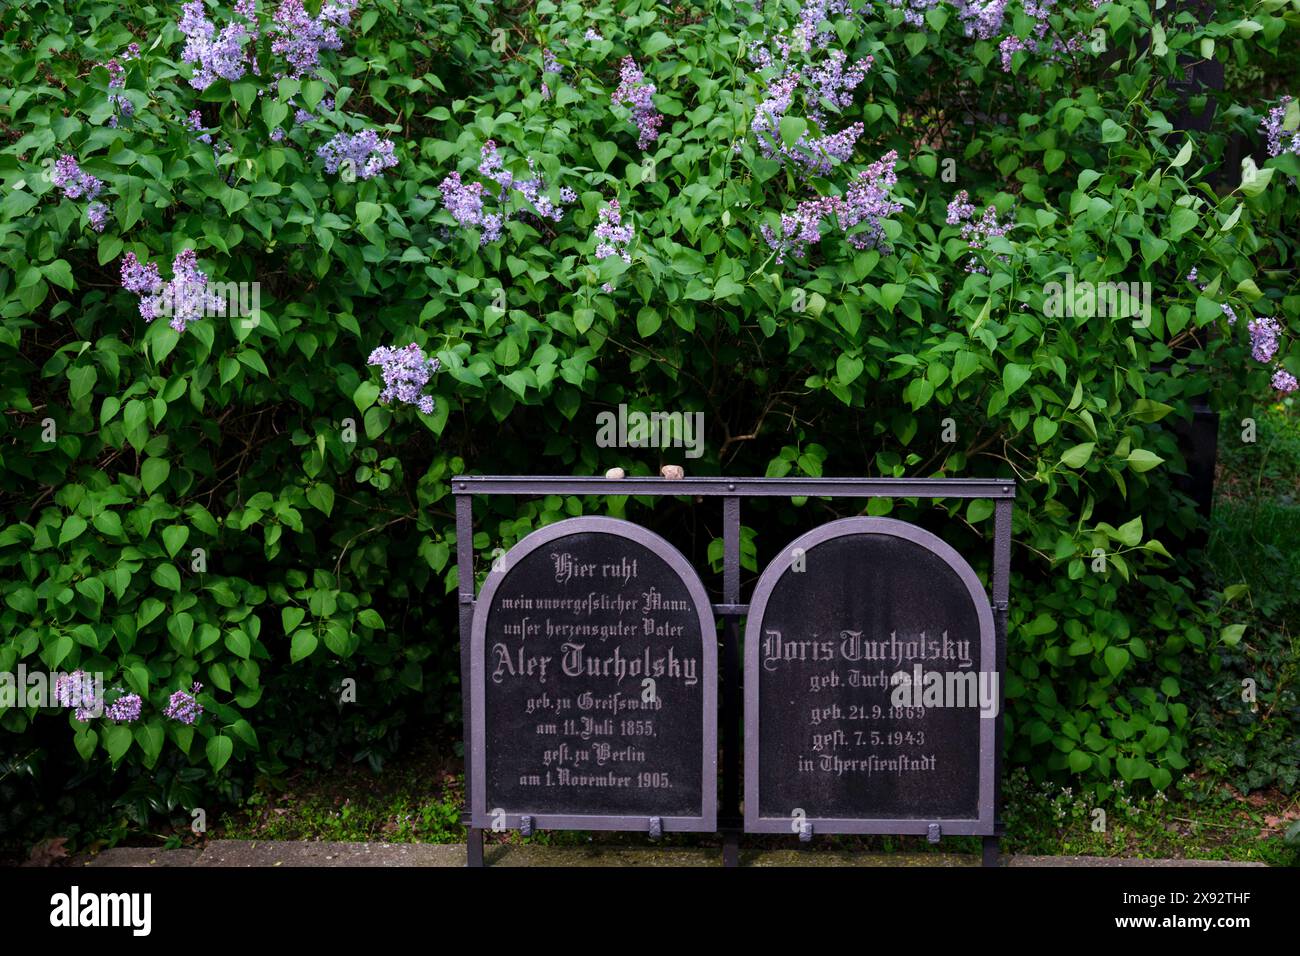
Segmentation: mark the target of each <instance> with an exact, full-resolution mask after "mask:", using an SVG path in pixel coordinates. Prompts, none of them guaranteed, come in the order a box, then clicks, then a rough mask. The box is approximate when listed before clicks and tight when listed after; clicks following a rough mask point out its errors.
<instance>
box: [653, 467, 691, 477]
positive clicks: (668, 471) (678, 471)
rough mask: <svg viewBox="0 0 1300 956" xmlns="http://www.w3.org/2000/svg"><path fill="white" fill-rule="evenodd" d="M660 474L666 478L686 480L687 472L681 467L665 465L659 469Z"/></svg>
mask: <svg viewBox="0 0 1300 956" xmlns="http://www.w3.org/2000/svg"><path fill="white" fill-rule="evenodd" d="M659 474H661V475H663V476H664V477H665V478H685V477H686V471H685V469H683V468H682V466H681V465H664V466H663V467H662V468H660V469H659Z"/></svg>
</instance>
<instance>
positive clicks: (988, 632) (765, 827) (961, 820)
mask: <svg viewBox="0 0 1300 956" xmlns="http://www.w3.org/2000/svg"><path fill="white" fill-rule="evenodd" d="M863 534H879V535H887V536H889V537H893V538H900V539H902V540H904V541H910V542H912V543H913V544H917V545H920V546H921V547H923V548H925V549H926V550H927V551H929V552H930V553H932V554H934V555H935V556H936V557H938V558H939V559H940V560H942V561H943V562H944V563H945V564H947V565H948V566H949V567H950V568H952V570H953V571H955V572H956V574H957V576H958V578H960V579H961V582H962V584H964V585H966V590H967V593H969V595H970V598H971V602H972V603H973V604H974V605H975V612H976V615H977V616H978V617H979V628H980V670H981V671H983V672H984V673H996V672H997V656H998V655H997V637H996V633H997V631H996V626H995V624H994V621H993V608H992V605H991V604H990V602H989V600H988V596H987V595H986V594H985V593H984V586H983V585H982V584H980V581H979V578H978V577H977V576H976V574H975V569H974V568H972V567H971V566H970V564H969V563H967V561H966V559H965V558H963V557H962V556H961V555H960V554H959V553H958V552H957V551H956V550H955V549H954V548H953V547H952V546H951V545H949V544H948V543H947V542H946V541H944V540H943V539H942V538H940V537H938V536H937V535H934V534H931V533H930V532H929V531H926V530H925V529H924V528H920V527H918V526H916V525H914V524H909V523H908V522H906V521H899V520H897V519H895V518H881V517H855V518H840V519H839V520H837V521H829V522H827V523H826V524H823V525H819V526H818V527H816V528H813V529H812V530H811V531H808V532H806V533H805V534H802V535H800V536H799V537H798V538H796V539H795V540H794V541H792V542H790V544H788V545H787V546H786V547H785V549H784V550H782V551H781V552H780V554H778V555H777V556H776V557H775V558H774V559H773V560H772V562H771V563H770V564H769V565H768V566H767V567H766V568H765V569H764V571H763V574H762V576H761V577H760V578H759V579H758V584H757V585H756V586H755V588H754V596H753V597H752V598H751V599H750V602H749V616H748V618H747V620H746V622H745V683H746V684H747V685H748V686H749V687H750V689H751V692H750V693H749V694H748V695H746V697H745V832H746V833H790V832H792V831H791V818H790V817H789V816H780V817H764V816H760V814H759V776H758V773H759V736H760V728H759V705H760V701H759V688H760V687H761V686H762V683H761V681H760V674H759V653H760V638H761V635H760V633H759V631H760V630H761V628H762V625H763V613H764V612H765V611H766V610H767V602H768V600H769V599H770V598H771V596H772V591H773V590H774V589H775V588H776V585H777V583H778V582H779V581H780V580H781V578H782V576H783V575H785V573H786V572H787V571H789V570H790V566H791V564H792V563H793V560H794V552H795V551H796V550H798V551H802V552H805V553H806V552H809V551H811V550H812V549H813V548H815V547H816V546H817V545H819V544H824V543H826V542H827V541H832V540H834V539H836V538H842V537H846V536H849V535H863ZM1001 689H1002V678H1001V676H1000V675H999V678H998V692H999V706H998V712H997V715H996V716H995V717H990V718H983V717H981V719H980V723H979V749H980V756H979V781H978V788H977V792H978V798H977V804H978V813H977V815H976V816H975V817H973V818H972V817H929V818H927V817H906V818H900V819H878V818H854V817H812V816H809V817H807V818H806V819H805V820H804V821H803V822H804V824H805V825H809V826H811V827H812V829H811V831H810V832H812V833H900V834H916V835H932V834H938V833H947V834H952V835H959V836H992V835H993V834H994V828H995V821H994V814H995V807H994V795H993V777H994V774H995V772H996V771H995V767H994V751H993V748H994V745H995V740H994V736H995V730H996V724H997V723H998V721H1000V720H1002V708H1001V699H1000V695H1001ZM936 825H937V826H938V827H939V830H938V831H935V830H933V827H935V826H936Z"/></svg>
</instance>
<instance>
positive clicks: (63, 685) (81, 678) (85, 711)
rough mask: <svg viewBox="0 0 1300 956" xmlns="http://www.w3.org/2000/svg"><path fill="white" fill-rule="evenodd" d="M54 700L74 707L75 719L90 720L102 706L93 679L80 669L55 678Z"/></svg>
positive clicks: (62, 704)
mask: <svg viewBox="0 0 1300 956" xmlns="http://www.w3.org/2000/svg"><path fill="white" fill-rule="evenodd" d="M54 700H55V702H56V703H57V704H58V705H59V706H60V707H75V708H76V709H77V710H76V714H75V715H74V716H75V717H76V718H77V720H92V719H93V718H95V717H97V716H99V714H100V712H101V710H102V708H103V701H102V700H101V699H100V696H99V689H98V688H97V687H96V686H95V681H94V679H93V678H92V677H91V676H90V675H89V674H87V673H86V672H85V671H82V670H76V671H73V672H72V673H71V674H60V675H59V676H58V678H56V679H55V681H54Z"/></svg>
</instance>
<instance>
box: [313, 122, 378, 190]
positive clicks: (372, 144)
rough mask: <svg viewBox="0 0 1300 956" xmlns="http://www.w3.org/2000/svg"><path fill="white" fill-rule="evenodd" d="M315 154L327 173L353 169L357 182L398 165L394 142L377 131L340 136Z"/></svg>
mask: <svg viewBox="0 0 1300 956" xmlns="http://www.w3.org/2000/svg"><path fill="white" fill-rule="evenodd" d="M316 155H317V156H319V157H321V158H322V159H323V160H325V171H326V172H327V173H337V172H338V171H339V169H340V168H347V169H350V170H351V172H352V173H353V174H354V175H355V176H356V177H357V178H358V179H372V178H374V177H375V176H378V175H379V174H380V173H382V172H383V171H384V170H385V169H389V168H390V167H393V166H396V165H397V157H396V156H395V155H394V154H393V141H392V140H390V139H380V138H379V134H378V133H376V132H375V131H374V130H371V129H366V130H362V131H361V132H360V133H356V134H355V135H349V134H348V133H338V134H337V135H335V137H334V138H333V139H331V140H330V141H329V142H328V143H326V144H325V145H324V146H322V147H320V148H319V149H317V150H316Z"/></svg>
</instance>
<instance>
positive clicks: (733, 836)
mask: <svg viewBox="0 0 1300 956" xmlns="http://www.w3.org/2000/svg"><path fill="white" fill-rule="evenodd" d="M451 488H452V494H453V496H454V498H455V502H456V566H457V573H458V600H459V603H460V635H461V641H460V660H461V688H462V695H461V696H462V702H461V707H462V711H461V714H462V719H463V721H464V728H465V742H466V748H465V787H466V794H465V803H466V806H467V808H472V807H473V806H474V798H475V792H476V788H475V787H474V783H473V781H474V776H475V772H474V760H473V750H472V746H471V744H472V736H473V731H474V727H475V726H477V722H476V721H475V720H474V719H473V717H474V715H473V712H472V707H471V700H470V693H469V692H468V691H469V689H470V688H471V687H472V686H473V674H472V660H471V653H470V650H471V647H470V645H471V643H472V640H471V635H472V633H473V627H474V609H475V605H476V601H475V586H474V548H473V536H474V522H473V509H472V501H473V497H474V496H475V495H484V496H492V495H521V496H544V495H550V494H571V495H601V496H609V495H632V496H649V497H664V496H667V497H678V496H690V497H698V498H722V499H723V500H722V518H723V602H722V603H720V604H714V605H713V612H714V614H715V615H716V616H717V617H720V618H722V619H723V620H724V622H725V623H724V627H723V631H722V640H721V658H720V660H719V666H718V672H717V676H718V682H719V684H720V685H721V687H720V689H721V694H720V697H721V703H722V716H721V719H720V722H719V724H718V726H717V736H718V738H720V739H719V742H720V744H721V748H722V765H721V769H722V802H721V806H719V807H718V813H717V825H718V830H719V831H720V832H721V833H722V837H723V862H724V864H726V865H727V866H736V865H738V863H739V835H740V833H741V829H742V824H743V818H742V817H741V815H740V783H739V768H740V759H739V758H740V749H741V745H740V743H739V730H740V695H741V689H742V688H741V683H740V667H739V648H740V639H739V626H738V622H739V621H740V619H741V618H744V617H747V616H748V613H749V605H748V604H744V603H741V600H740V500H741V499H742V498H753V497H776V498H781V497H810V498H931V499H945V498H961V499H973V498H983V499H988V500H992V501H993V502H994V544H993V569H992V576H991V580H990V591H991V592H992V593H991V596H990V607H991V610H992V614H993V621H994V631H995V638H996V641H995V643H996V663H997V670H998V673H999V674H1000V675H1005V671H1006V617H1007V598H1008V594H1009V583H1010V581H1009V578H1010V565H1011V513H1012V507H1013V505H1014V501H1015V494H1016V485H1015V482H1014V481H1012V480H1009V479H1004V478H995V479H985V478H725V477H708V478H680V479H667V478H621V479H610V478H602V477H594V476H593V477H560V476H556V477H530V476H522V475H520V476H479V475H459V476H456V477H455V478H453V479H452V481H451ZM611 520H613V519H611ZM542 530H545V529H542ZM535 533H536V532H535ZM525 540H527V539H525ZM521 543H522V542H521ZM516 547H517V546H516ZM674 550H675V549H674ZM679 554H680V553H679ZM981 653H982V651H981ZM1004 685H1005V680H1002V679H1000V680H999V687H998V693H999V698H1000V699H999V702H998V709H999V713H1000V712H1001V711H1002V709H1003V703H1004V701H1003V700H1002V699H1001V698H1002V697H1003V690H1004ZM994 723H995V724H996V727H995V728H994V747H993V774H992V790H993V807H994V818H995V819H994V827H993V832H992V834H991V835H985V836H984V840H983V851H984V852H983V860H984V865H985V866H996V865H997V862H998V851H999V837H1000V836H1001V834H1002V822H1001V820H1000V819H998V818H997V817H998V814H999V813H1000V807H1001V796H1000V795H1001V778H1002V734H1003V721H1002V720H1001V719H999V720H996V721H994ZM480 792H481V790H480ZM533 819H534V818H531V817H530V818H529V819H528V820H527V821H526V824H527V826H528V828H529V829H531V827H532V824H533ZM462 821H463V822H464V823H465V824H466V826H467V827H469V836H468V840H467V844H468V854H469V855H468V863H469V865H470V866H482V865H483V840H482V829H481V827H480V826H478V825H475V823H474V821H473V819H472V813H471V812H470V811H469V810H468V809H467V811H466V813H464V814H463V815H462ZM519 824H520V826H521V828H522V827H523V826H524V825H525V821H524V820H523V819H522V817H521V818H520V819H519ZM786 825H787V827H788V826H789V821H786ZM892 832H901V831H892ZM909 832H910V831H909ZM927 832H929V831H928V830H927ZM948 832H949V833H953V832H955V831H953V830H951V829H950V830H949V831H948ZM932 835H933V834H932Z"/></svg>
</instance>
